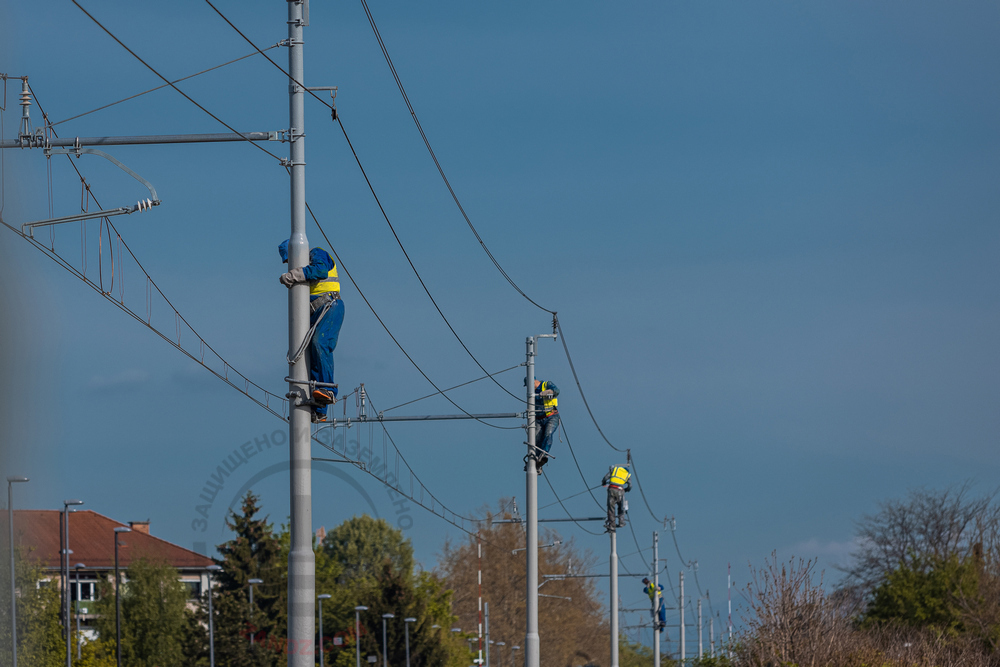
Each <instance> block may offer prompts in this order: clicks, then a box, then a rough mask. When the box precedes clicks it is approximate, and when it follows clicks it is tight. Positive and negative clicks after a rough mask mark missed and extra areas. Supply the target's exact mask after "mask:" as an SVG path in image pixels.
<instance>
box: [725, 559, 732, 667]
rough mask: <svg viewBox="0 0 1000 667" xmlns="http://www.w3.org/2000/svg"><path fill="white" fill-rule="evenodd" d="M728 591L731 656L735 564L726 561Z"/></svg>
mask: <svg viewBox="0 0 1000 667" xmlns="http://www.w3.org/2000/svg"><path fill="white" fill-rule="evenodd" d="M726 592H727V593H728V595H729V642H728V643H727V644H726V652H727V653H728V654H729V657H730V658H732V657H733V648H732V647H733V566H732V564H731V563H726Z"/></svg>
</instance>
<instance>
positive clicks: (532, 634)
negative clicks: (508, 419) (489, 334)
mask: <svg viewBox="0 0 1000 667" xmlns="http://www.w3.org/2000/svg"><path fill="white" fill-rule="evenodd" d="M526 346H527V367H528V373H527V380H528V382H527V384H528V386H527V387H526V389H527V390H528V464H527V466H525V470H526V473H525V475H526V485H527V491H526V493H525V504H526V505H527V507H526V508H525V510H526V512H527V515H528V526H527V529H528V532H527V535H526V536H525V541H526V544H525V546H526V547H527V549H525V551H524V553H525V558H526V559H527V582H526V586H527V591H526V592H527V595H526V604H525V616H526V620H527V629H526V632H525V635H524V667H539V662H540V652H539V646H538V472H537V471H536V469H535V449H534V446H535V339H534V338H533V337H530V336H529V337H528V339H527V341H526Z"/></svg>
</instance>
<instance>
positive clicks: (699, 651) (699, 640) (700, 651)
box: [698, 598, 703, 660]
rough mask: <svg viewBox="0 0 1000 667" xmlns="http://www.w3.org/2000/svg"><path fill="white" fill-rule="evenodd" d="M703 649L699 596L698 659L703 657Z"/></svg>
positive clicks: (699, 600) (699, 601)
mask: <svg viewBox="0 0 1000 667" xmlns="http://www.w3.org/2000/svg"><path fill="white" fill-rule="evenodd" d="M702 655H703V654H702V650H701V598H698V660H701V658H702Z"/></svg>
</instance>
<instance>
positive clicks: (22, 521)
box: [0, 510, 213, 569]
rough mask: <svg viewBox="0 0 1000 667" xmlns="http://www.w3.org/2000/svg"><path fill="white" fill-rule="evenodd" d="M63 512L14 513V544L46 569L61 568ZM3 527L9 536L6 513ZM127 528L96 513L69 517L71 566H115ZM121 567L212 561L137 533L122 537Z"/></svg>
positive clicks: (187, 565)
mask: <svg viewBox="0 0 1000 667" xmlns="http://www.w3.org/2000/svg"><path fill="white" fill-rule="evenodd" d="M61 514H62V512H61V511H60V510H14V543H15V544H18V545H21V546H25V547H28V548H29V549H31V550H32V551H31V556H30V557H31V558H32V559H37V560H39V561H41V563H42V566H43V567H52V568H58V567H59V564H60V559H59V557H60V554H59V550H60V549H61V544H60V539H59V531H60V524H61V521H60V515H61ZM0 525H2V526H3V531H4V533H6V532H7V513H6V512H2V513H0ZM121 527H124V528H128V526H127V525H126V524H123V523H119V522H117V521H115V520H113V519H109V518H108V517H106V516H104V515H102V514H98V513H97V512H93V511H91V510H82V511H76V512H70V514H69V548H70V550H71V551H72V552H73V553H72V554H70V565H71V566H72V565H75V564H76V563H83V564H84V565H85V566H86V567H87V568H88V569H89V568H108V569H112V568H114V566H115V538H114V535H115V532H114V530H115V528H121ZM118 542H119V545H120V546H119V547H118V563H119V565H120V566H122V567H127V566H128V564H129V563H131V562H132V561H134V560H138V559H139V558H141V557H143V556H145V557H146V558H149V559H155V560H162V561H166V562H167V563H169V564H170V565H172V566H173V567H175V568H178V569H182V568H196V569H200V568H204V567H207V566H209V565H211V564H212V562H213V561H212V559H211V558H207V557H205V556H202V555H201V554H198V553H195V552H194V551H191V550H189V549H185V548H184V547H179V546H177V545H176V544H172V543H170V542H167V541H166V540H161V539H160V538H158V537H154V536H152V535H146V534H144V533H140V532H138V531H132V532H130V533H121V535H120V537H119V538H118Z"/></svg>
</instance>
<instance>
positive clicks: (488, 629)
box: [479, 602, 490, 667]
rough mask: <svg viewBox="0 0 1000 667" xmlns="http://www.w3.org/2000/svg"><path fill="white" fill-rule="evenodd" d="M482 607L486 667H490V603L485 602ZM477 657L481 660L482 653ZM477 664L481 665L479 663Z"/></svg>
mask: <svg viewBox="0 0 1000 667" xmlns="http://www.w3.org/2000/svg"><path fill="white" fill-rule="evenodd" d="M483 606H484V608H485V612H484V613H485V618H486V621H485V622H486V667H490V603H489V602H486V603H485V604H484V605H483ZM479 657H480V658H482V653H480V655H479ZM479 664H480V665H481V664H483V663H482V662H480V663H479Z"/></svg>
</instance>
